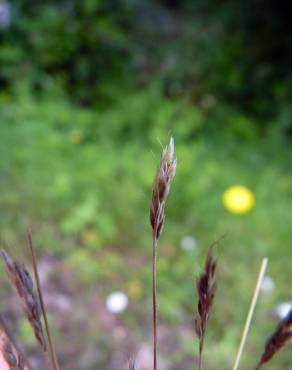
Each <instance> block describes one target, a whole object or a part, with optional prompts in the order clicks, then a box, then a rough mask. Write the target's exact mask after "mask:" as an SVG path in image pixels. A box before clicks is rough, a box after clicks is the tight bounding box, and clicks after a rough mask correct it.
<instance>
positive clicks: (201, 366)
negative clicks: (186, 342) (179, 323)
mask: <svg viewBox="0 0 292 370" xmlns="http://www.w3.org/2000/svg"><path fill="white" fill-rule="evenodd" d="M203 348H204V338H202V341H201V342H200V347H199V370H202V369H203Z"/></svg>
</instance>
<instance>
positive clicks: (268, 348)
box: [255, 308, 292, 370]
mask: <svg viewBox="0 0 292 370" xmlns="http://www.w3.org/2000/svg"><path fill="white" fill-rule="evenodd" d="M291 339H292V308H291V309H290V311H289V313H288V314H287V316H286V317H284V319H282V320H281V321H280V323H279V324H278V326H277V328H276V329H275V331H274V332H273V333H272V335H271V336H270V337H269V338H268V339H267V341H266V344H265V349H264V352H263V353H262V356H261V358H260V361H259V362H258V364H257V366H256V368H255V370H259V369H261V368H262V366H263V365H264V364H265V363H266V362H268V361H270V360H271V359H272V357H274V355H275V354H276V353H277V352H279V351H280V350H281V348H282V347H284V345H285V344H286V343H288V341H290V340H291Z"/></svg>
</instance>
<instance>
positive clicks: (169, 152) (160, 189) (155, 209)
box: [150, 137, 176, 240]
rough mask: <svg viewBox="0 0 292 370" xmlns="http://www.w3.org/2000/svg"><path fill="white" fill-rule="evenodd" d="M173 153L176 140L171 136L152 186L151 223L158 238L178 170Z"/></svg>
mask: <svg viewBox="0 0 292 370" xmlns="http://www.w3.org/2000/svg"><path fill="white" fill-rule="evenodd" d="M173 154H174V140H173V138H172V137H171V138H170V141H169V144H168V146H167V147H166V148H164V150H163V151H162V155H161V159H160V163H159V166H158V169H157V173H156V176H155V179H154V183H153V188H152V198H151V206H150V223H151V226H152V229H153V233H154V236H155V238H156V239H157V240H158V239H159V237H160V235H161V232H162V229H163V225H164V208H165V202H166V199H167V195H168V193H169V189H170V184H171V181H172V179H173V178H174V175H175V171H176V159H174V156H173Z"/></svg>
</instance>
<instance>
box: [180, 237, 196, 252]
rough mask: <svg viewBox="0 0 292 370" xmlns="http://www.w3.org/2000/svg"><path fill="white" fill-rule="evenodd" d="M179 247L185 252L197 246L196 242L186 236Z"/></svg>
mask: <svg viewBox="0 0 292 370" xmlns="http://www.w3.org/2000/svg"><path fill="white" fill-rule="evenodd" d="M180 246H181V248H182V249H183V250H185V251H192V250H194V249H195V248H196V246H197V241H196V239H195V238H193V237H192V236H191V235H186V236H184V237H183V238H182V240H181V242H180Z"/></svg>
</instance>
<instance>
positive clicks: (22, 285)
mask: <svg viewBox="0 0 292 370" xmlns="http://www.w3.org/2000/svg"><path fill="white" fill-rule="evenodd" d="M0 256H1V258H2V261H3V263H4V266H5V270H6V273H7V276H8V278H9V280H10V283H11V285H12V286H13V287H14V288H15V290H16V292H17V295H18V297H19V298H20V301H21V303H22V307H23V309H24V312H25V315H26V317H27V319H28V321H29V322H30V324H31V326H32V328H33V331H34V334H35V337H36V339H37V341H38V343H39V344H40V346H41V347H42V349H43V351H44V352H46V350H47V344H46V339H45V335H44V332H43V328H42V323H41V308H40V302H39V298H38V295H37V293H36V292H35V290H34V284H33V280H32V278H31V276H30V274H29V272H28V271H27V269H26V268H25V266H24V265H23V264H20V263H18V262H16V261H13V259H12V258H10V257H9V256H8V254H7V253H6V252H5V251H4V250H1V251H0Z"/></svg>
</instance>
